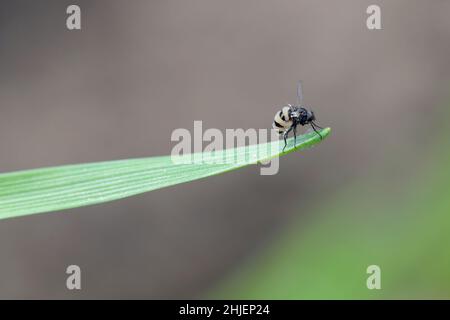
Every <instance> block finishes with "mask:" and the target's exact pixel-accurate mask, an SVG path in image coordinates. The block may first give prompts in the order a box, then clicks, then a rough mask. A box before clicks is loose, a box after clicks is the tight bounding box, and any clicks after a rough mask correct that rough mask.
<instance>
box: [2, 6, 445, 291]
mask: <svg viewBox="0 0 450 320" xmlns="http://www.w3.org/2000/svg"><path fill="white" fill-rule="evenodd" d="M69 4H78V5H80V7H81V10H82V30H81V31H68V30H67V29H66V24H65V20H66V17H67V15H66V13H65V11H66V8H67V6H68V5H69ZM370 4H378V5H380V6H381V9H382V27H383V29H382V30H377V31H369V30H368V29H367V28H366V17H367V15H366V13H365V11H366V8H367V6H368V5H370ZM449 13H450V2H449V1H406V0H403V1H400V0H398V1H357V0H352V1H332V0H327V1H324V0H322V1H313V0H311V1H288V0H282V1H260V0H244V1H237V0H232V1H218V0H217V1H208V0H189V1H180V0H178V1H138V0H132V1H118V0H115V1H99V0H91V1H59V0H54V1H49V0H43V1H31V0H29V1H23V0H20V1H13V0H8V1H5V0H2V1H1V5H0V41H1V42H0V43H1V45H0V150H1V156H0V171H1V172H8V171H12V170H20V169H29V168H35V167H42V166H53V165H61V164H69V163H81V162H93V161H103V160H113V159H124V158H134V157H146V156H155V155H162V154H169V153H170V150H171V148H172V146H173V144H172V143H171V142H170V135H171V133H172V131H173V130H174V129H176V128H181V127H182V128H188V129H191V128H192V127H193V121H194V120H203V121H204V128H213V127H214V128H219V129H225V128H268V127H270V125H271V121H272V119H273V115H274V113H275V112H276V110H277V109H278V108H279V107H280V106H282V105H283V104H285V103H288V102H291V103H293V102H295V98H296V82H297V81H298V80H300V79H301V80H303V83H304V95H305V102H306V104H307V105H308V106H311V107H312V108H313V109H314V111H315V113H316V114H317V117H318V122H319V123H320V124H321V125H322V126H330V127H331V128H332V129H333V134H332V136H331V137H330V138H329V139H328V140H327V141H326V142H325V143H323V144H321V145H319V146H318V147H317V148H314V149H312V150H308V151H306V152H302V153H297V154H291V155H290V156H287V157H284V158H282V159H281V162H280V173H279V174H277V175H275V176H260V175H259V169H258V168H257V167H249V168H245V169H243V170H239V171H235V172H231V173H228V174H225V175H220V176H215V177H212V178H208V179H207V180H200V181H195V182H192V183H189V184H185V185H178V186H175V187H171V188H169V189H163V190H157V191H154V192H151V193H148V194H143V195H140V196H137V197H132V198H128V199H125V200H120V201H116V202H112V203H107V204H103V205H97V206H91V207H85V208H79V209H73V210H67V211H63V212H59V213H50V214H43V215H35V216H30V217H23V218H17V219H10V220H5V221H1V222H0V257H1V263H0V298H195V297H204V296H205V294H206V293H207V292H208V290H211V289H213V288H214V287H215V285H217V284H218V283H220V281H223V280H224V279H226V277H227V276H230V275H232V274H233V272H234V271H236V270H238V269H239V268H240V266H241V265H242V264H243V263H245V262H246V261H248V259H251V257H254V256H255V255H257V254H258V253H260V252H262V251H263V250H264V248H265V247H266V246H267V245H270V243H272V241H273V240H274V239H276V238H277V237H278V236H279V235H280V234H282V233H283V230H284V229H283V228H284V227H285V226H286V225H287V224H288V223H289V221H290V219H292V218H293V217H292V216H290V214H289V212H292V210H289V209H290V208H292V207H293V206H297V205H298V203H299V202H300V203H302V207H303V214H304V216H305V217H304V219H305V221H307V219H308V216H312V215H313V214H314V212H313V211H311V210H310V209H309V208H310V207H311V205H312V204H313V203H314V202H318V201H322V198H323V197H324V196H325V195H326V196H333V194H334V193H335V192H336V191H337V190H339V189H340V188H342V187H343V186H345V185H346V184H348V183H350V182H351V181H354V180H355V179H357V178H359V177H361V176H363V175H367V174H370V172H371V171H372V170H373V168H375V167H377V166H379V165H380V163H383V162H385V161H386V160H387V159H388V158H395V159H398V160H401V159H408V161H409V162H411V163H414V162H416V161H421V154H420V152H418V150H421V149H422V148H423V147H424V146H425V145H426V144H427V143H428V142H429V141H430V139H431V137H432V135H433V133H434V130H435V129H436V128H437V127H439V126H440V125H446V124H443V123H441V122H440V121H439V119H438V114H437V112H436V108H435V107H436V106H437V105H438V104H439V103H440V102H441V101H443V99H444V98H445V93H446V92H447V91H448V84H449V79H450V63H449V56H450V45H449V38H450V19H448V16H449ZM394 163H395V162H394ZM412 168H413V166H412V165H411V166H408V165H402V166H398V165H397V166H392V167H391V168H388V170H387V172H386V178H387V179H392V187H393V188H395V186H396V181H400V180H402V179H407V177H408V175H409V173H410V172H411V170H413V169H412ZM70 264H77V265H79V266H80V267H81V269H82V276H83V278H82V286H83V289H82V290H81V291H79V292H71V291H68V290H67V289H66V287H65V279H66V274H65V269H66V267H67V266H68V265H70Z"/></svg>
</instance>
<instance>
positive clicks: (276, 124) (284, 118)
mask: <svg viewBox="0 0 450 320" xmlns="http://www.w3.org/2000/svg"><path fill="white" fill-rule="evenodd" d="M315 120H316V116H315V115H314V112H312V111H310V110H308V109H307V108H305V107H304V106H303V89H302V83H301V81H299V82H298V85H297V105H296V106H293V105H290V104H288V105H287V106H284V107H283V108H282V109H281V110H280V111H278V112H277V113H276V114H275V117H274V119H273V124H272V127H273V128H274V129H275V130H276V131H277V132H278V133H279V134H280V135H281V134H282V135H283V139H284V148H283V151H284V149H285V148H286V145H287V142H286V139H287V137H288V135H289V132H291V131H293V132H294V145H295V143H296V140H297V126H298V125H299V124H300V125H302V126H305V125H307V124H309V125H310V126H311V127H312V128H313V130H314V131H315V132H316V133H317V134H318V135H319V136H320V139H322V135H321V134H320V132H319V131H317V128H319V129H323V128H322V127H320V126H318V125H317V124H316V123H315V122H314V121H315Z"/></svg>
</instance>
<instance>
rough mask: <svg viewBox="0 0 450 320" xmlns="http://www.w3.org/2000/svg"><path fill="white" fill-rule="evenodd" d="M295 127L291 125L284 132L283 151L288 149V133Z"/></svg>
mask: <svg viewBox="0 0 450 320" xmlns="http://www.w3.org/2000/svg"><path fill="white" fill-rule="evenodd" d="M293 128H294V127H293V126H291V127H290V128H289V129H287V130H286V131H285V132H284V134H283V139H284V147H283V152H284V149H286V146H287V141H286V139H287V137H288V135H289V132H291V131H292V129H293Z"/></svg>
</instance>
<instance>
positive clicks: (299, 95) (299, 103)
mask: <svg viewBox="0 0 450 320" xmlns="http://www.w3.org/2000/svg"><path fill="white" fill-rule="evenodd" d="M302 105H303V88H302V80H300V81H298V82H297V107H301V106H302Z"/></svg>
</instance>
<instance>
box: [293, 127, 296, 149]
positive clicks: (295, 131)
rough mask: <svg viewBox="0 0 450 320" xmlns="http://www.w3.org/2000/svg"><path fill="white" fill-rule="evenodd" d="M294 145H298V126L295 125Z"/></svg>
mask: <svg viewBox="0 0 450 320" xmlns="http://www.w3.org/2000/svg"><path fill="white" fill-rule="evenodd" d="M293 128H294V147H295V146H296V145H297V126H294V127H293Z"/></svg>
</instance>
